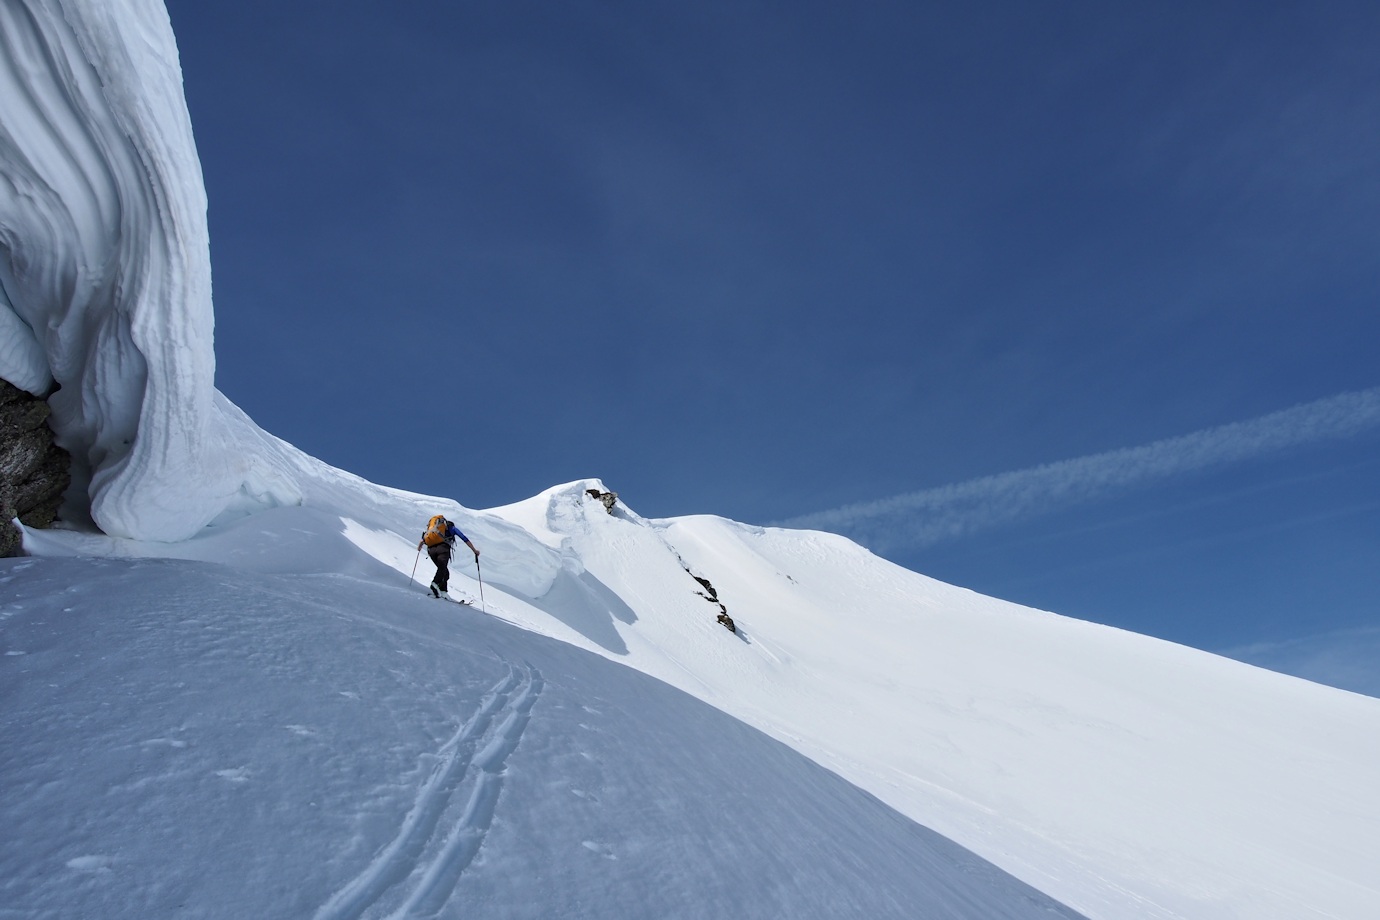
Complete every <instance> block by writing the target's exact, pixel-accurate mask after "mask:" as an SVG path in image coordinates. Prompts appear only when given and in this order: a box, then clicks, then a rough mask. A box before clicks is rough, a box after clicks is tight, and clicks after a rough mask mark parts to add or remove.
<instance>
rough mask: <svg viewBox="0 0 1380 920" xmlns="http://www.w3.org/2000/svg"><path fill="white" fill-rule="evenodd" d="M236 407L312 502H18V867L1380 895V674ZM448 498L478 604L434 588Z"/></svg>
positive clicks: (236, 875)
mask: <svg viewBox="0 0 1380 920" xmlns="http://www.w3.org/2000/svg"><path fill="white" fill-rule="evenodd" d="M249 424H250V423H248V421H247V420H245V421H244V425H245V426H246V428H245V431H244V432H243V433H242V434H243V435H244V436H245V440H246V441H249V440H251V439H250V438H249V437H248V435H249V434H250V433H251V431H252V429H250V428H249V427H248V426H249ZM260 437H261V438H262V435H260ZM261 443H263V444H272V445H273V450H274V451H276V453H277V462H278V464H279V467H280V469H281V470H282V471H283V475H286V471H287V470H295V475H296V476H297V478H298V482H299V484H300V485H301V486H302V488H303V493H304V496H305V498H304V504H303V505H301V506H297V507H285V508H279V509H276V510H271V511H265V512H258V513H255V514H249V515H244V516H241V517H238V518H234V519H226V520H223V521H222V522H220V523H218V524H216V525H214V526H211V527H208V528H206V529H205V530H204V532H203V533H201V534H200V535H198V536H197V537H195V538H193V539H191V540H188V541H184V542H182V543H178V544H171V545H168V544H155V543H141V542H136V541H129V540H122V539H117V538H111V537H106V536H102V535H98V534H93V533H79V532H73V531H67V532H64V531H47V532H31V533H29V534H28V535H27V539H26V543H27V545H28V547H29V548H30V550H31V552H33V553H34V554H35V555H34V558H29V559H23V560H12V561H7V562H5V563H4V567H3V569H0V572H3V576H0V577H3V578H5V580H6V582H5V590H6V592H7V593H9V594H10V595H11V597H12V599H11V600H7V601H6V602H5V604H4V606H3V607H0V616H3V617H4V620H3V621H0V642H3V644H4V654H3V657H0V700H3V701H4V703H3V719H4V721H5V725H6V737H7V738H8V739H9V743H7V745H6V749H5V755H4V756H5V761H4V764H3V775H4V776H5V778H6V782H5V788H6V790H7V794H6V799H5V806H4V814H3V820H4V823H5V826H7V827H11V828H16V829H19V830H18V832H17V833H13V834H11V835H9V837H8V838H7V840H6V842H5V843H4V844H0V864H3V865H4V866H5V868H6V871H5V872H4V873H3V875H4V878H6V879H8V882H7V883H5V884H7V888H8V890H7V892H6V901H7V902H8V903H12V904H22V905H25V909H26V910H32V911H34V912H35V915H41V914H42V911H43V910H46V909H52V910H54V911H55V912H54V914H53V915H54V916H56V915H65V914H66V912H67V911H69V910H70V911H75V912H77V913H78V914H80V915H92V914H90V913H89V911H90V910H91V909H93V908H91V905H93V904H107V903H109V904H122V905H124V904H136V903H137V904H144V905H147V907H148V911H149V912H154V911H155V908H158V909H161V908H163V907H166V906H167V905H168V904H170V903H171V902H170V901H169V900H168V899H178V903H187V904H194V905H195V906H196V912H197V913H198V915H206V916H219V915H222V914H223V915H226V916H231V915H234V916H242V915H245V914H246V913H248V914H251V915H262V916H308V915H312V916H320V917H341V916H413V915H416V916H429V915H432V914H430V913H428V912H427V910H423V909H422V905H427V904H430V905H432V906H436V905H439V904H441V903H442V902H443V901H444V903H445V904H446V907H445V909H444V910H443V911H442V912H441V913H440V914H439V915H442V916H450V915H454V916H459V915H461V914H463V913H465V912H467V911H468V912H474V911H475V910H482V912H483V913H484V914H485V915H488V916H519V917H536V916H626V917H634V916H709V915H711V914H712V915H719V914H721V913H722V912H723V911H724V910H728V909H734V910H738V911H739V912H741V913H744V914H746V915H749V916H762V915H790V916H832V917H837V916H874V915H875V916H929V915H934V916H962V917H999V916H1026V915H1028V912H1029V911H1034V913H1040V911H1044V910H1051V911H1055V912H1056V913H1055V915H1058V912H1059V911H1061V910H1063V911H1065V913H1067V914H1069V915H1072V914H1073V913H1074V912H1077V913H1081V914H1084V915H1086V916H1090V917H1099V918H1133V917H1135V918H1142V917H1194V918H1228V917H1262V918H1267V917H1278V918H1293V917H1307V916H1319V917H1349V918H1357V920H1360V918H1365V917H1370V916H1373V915H1375V914H1376V912H1377V910H1380V889H1377V884H1376V879H1375V878H1374V875H1375V873H1374V871H1373V870H1374V866H1375V865H1377V864H1380V862H1377V858H1378V857H1380V838H1378V837H1377V834H1376V828H1377V827H1378V826H1380V789H1377V786H1376V784H1375V782H1374V777H1375V772H1374V770H1375V768H1374V764H1375V763H1376V762H1377V754H1380V700H1375V699H1372V698H1370V697H1363V696H1360V695H1357V694H1350V693H1347V692H1345V691H1340V690H1335V689H1332V688H1328V687H1323V686H1320V685H1315V684H1310V683H1308V682H1305V681H1301V680H1298V679H1295V678H1290V677H1286V676H1283V675H1279V674H1275V673H1272V672H1268V671H1263V670H1260V669H1256V668H1252V667H1249V666H1247V665H1243V664H1240V663H1237V662H1234V661H1230V660H1228V659H1223V658H1218V657H1215V656H1212V655H1209V654H1206V653H1203V652H1198V651H1195V650H1192V649H1187V648H1184V647H1180V646H1175V645H1172V644H1169V643H1165V642H1162V641H1159V640H1154V639H1149V638H1146V637H1142V636H1138V635H1134V634H1131V633H1126V632H1122V631H1119V630H1115V629H1111V628H1108V627H1103V626H1097V625H1094V624H1090V623H1085V622H1081V621H1076V620H1070V619H1066V618H1062V617H1058V616H1055V615H1053V614H1048V613H1041V612H1038V611H1033V610H1029V609H1025V608H1020V607H1017V606H1014V605H1011V604H1007V603H1004V602H1001V601H997V600H993V599H990V598H984V597H981V596H979V595H976V594H973V593H971V592H968V591H964V590H960V589H957V588H953V587H950V586H947V585H943V584H941V583H938V582H935V581H933V580H930V579H927V578H924V577H923V576H920V575H917V574H914V573H912V572H908V571H906V570H904V569H901V568H898V567H896V566H893V565H891V564H890V563H887V562H885V561H883V560H881V559H878V558H877V557H875V556H872V555H871V554H869V553H868V552H866V551H865V550H863V549H862V548H860V547H858V546H856V545H854V544H852V543H850V542H849V541H847V540H845V539H843V538H840V537H836V536H832V535H829V534H824V533H818V532H808V531H788V530H778V529H764V528H757V527H749V526H745V525H742V524H736V523H733V522H730V521H726V520H722V519H718V518H708V517H690V518H678V519H672V520H659V521H653V520H646V519H643V518H641V517H639V516H638V515H637V514H636V513H635V512H634V511H632V510H630V509H629V508H627V507H626V505H624V504H623V503H621V502H620V503H619V504H617V505H615V507H614V510H613V513H611V514H610V513H609V512H608V511H606V510H605V507H604V505H603V504H602V503H601V502H600V501H598V500H596V499H595V498H593V497H591V496H590V495H589V494H588V490H590V489H594V490H596V491H605V489H604V486H603V484H602V483H600V482H598V481H597V480H586V481H581V482H576V483H571V484H568V485H565V486H561V487H558V488H555V489H552V490H549V491H548V492H546V493H543V494H542V495H539V496H536V497H534V498H532V499H530V500H528V501H525V502H521V503H519V504H516V505H512V506H508V507H505V508H498V509H492V510H490V511H487V512H475V511H469V510H466V509H464V508H462V507H460V506H458V505H456V504H454V503H452V502H448V501H445V500H441V499H429V498H425V497H421V496H416V495H411V494H407V493H401V492H396V491H392V490H388V489H383V488H380V487H376V486H370V485H368V484H366V483H362V482H361V481H359V480H358V479H356V478H355V477H352V476H349V475H348V474H344V473H339V472H337V471H333V470H331V469H330V468H328V467H326V466H324V465H322V464H319V463H317V462H316V461H313V460H311V459H310V458H308V457H305V456H303V455H301V454H300V453H298V452H296V451H295V450H293V449H292V448H290V447H289V446H288V445H286V444H283V443H282V442H276V441H271V440H263V441H262V442H261ZM265 450H267V448H265ZM435 512H443V513H446V514H447V515H449V516H450V517H452V518H453V519H454V520H456V521H457V522H458V523H459V525H460V526H461V528H462V529H463V530H465V531H466V533H467V534H468V535H470V537H471V538H472V539H473V540H474V541H475V543H476V544H477V545H478V546H479V547H480V549H481V550H482V552H483V555H482V556H481V562H482V564H483V569H482V574H483V577H484V581H483V587H482V593H483V603H484V605H485V606H484V611H485V612H481V611H480V610H479V609H478V608H466V607H460V606H457V605H454V604H449V603H446V602H444V601H438V600H433V599H431V598H430V597H429V595H425V594H424V593H423V592H422V590H421V583H422V582H423V581H425V580H427V579H428V578H429V577H430V563H429V562H428V560H427V559H426V557H425V556H422V557H421V559H420V562H418V553H417V550H416V540H417V539H418V537H419V535H420V531H421V529H422V527H423V524H424V522H425V520H426V518H427V516H428V515H429V514H430V513H435ZM414 565H415V566H416V571H417V578H416V579H415V581H413V580H411V575H412V571H413V568H414ZM457 570H458V572H457V574H456V576H455V581H454V586H455V588H456V591H457V594H464V595H468V596H471V597H473V598H475V599H476V600H479V597H480V594H481V590H480V582H479V581H478V579H477V577H476V576H478V575H479V574H480V572H478V571H476V570H475V567H474V566H473V564H472V563H471V564H470V565H469V566H468V567H462V566H457ZM701 579H702V580H701ZM706 582H707V583H708V587H707V586H706V584H705V583H706ZM711 593H712V594H713V595H714V596H716V597H717V599H718V601H719V602H722V603H723V604H724V605H725V606H726V607H727V609H728V611H729V613H730V614H731V615H732V617H733V618H734V620H735V621H736V623H737V626H738V628H739V632H738V633H736V634H735V633H731V632H729V631H728V630H726V629H725V628H724V627H722V626H721V625H719V624H718V623H717V622H716V617H717V615H718V613H719V607H718V604H717V603H715V602H712V601H711V600H710V599H709V598H708V597H707V596H706V595H709V594H711ZM551 640H557V641H555V642H553V641H551ZM589 653H593V654H589ZM601 659H607V660H608V662H610V663H608V664H601V663H599V662H600V660H601ZM619 665H623V666H626V667H620V666H619ZM630 670H631V671H634V672H638V673H629V671H630ZM640 675H645V676H640ZM649 678H658V679H659V680H650V679H649ZM666 685H670V687H675V688H679V690H681V691H684V694H685V695H682V694H681V693H678V692H675V691H673V690H671V689H670V687H667V686H666ZM695 700H698V701H699V702H695ZM703 704H708V705H703ZM727 716H733V717H736V718H737V720H739V721H735V720H734V719H730V718H727ZM748 726H750V727H751V728H749V727H748ZM752 729H757V730H758V731H753V730H752ZM769 738H770V739H775V742H780V743H779V744H778V743H775V742H773V741H771V740H769ZM820 767H824V768H827V770H821V769H819V768H820ZM868 793H870V795H869V794H868ZM989 863H990V865H989ZM1005 873H1010V876H1014V878H1012V877H1009V876H1008V875H1006V874H1005ZM431 875H435V876H436V878H435V879H434V880H431V881H428V880H427V879H429V878H430V877H431ZM245 878H250V879H254V880H255V882H254V884H253V885H252V886H249V888H250V889H252V891H248V892H247V891H246V890H245V889H244V888H243V887H242V882H241V881H240V880H242V879H245ZM1022 882H1023V883H1025V884H1021V883H1022ZM1027 885H1028V886H1029V887H1026V886H1027ZM1032 889H1034V890H1038V891H1039V892H1042V893H1043V895H1037V894H1036V893H1035V891H1034V890H1032ZM447 893H448V897H447ZM409 899H412V900H409ZM1056 902H1057V903H1056ZM1061 904H1062V905H1064V906H1063V907H1061V906H1059V905H1061ZM409 905H410V906H409ZM731 905H737V906H736V907H731ZM1035 905H1038V908H1036V906H1035ZM122 910H123V909H122ZM141 910H142V909H141ZM84 911H85V912H87V913H83V912H84ZM946 911H947V913H946ZM111 915H124V914H122V913H120V912H119V911H117V912H116V913H115V914H111ZM1040 915H1042V916H1043V915H1044V914H1040Z"/></svg>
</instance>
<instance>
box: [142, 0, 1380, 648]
mask: <svg viewBox="0 0 1380 920" xmlns="http://www.w3.org/2000/svg"><path fill="white" fill-rule="evenodd" d="M168 6H169V12H170V14H171V16H172V21H173V27H174V30H175V31H176V33H177V36H178V42H179V46H180V49H181V54H182V66H183V71H184V75H185V80H186V91H187V99H188V105H189V108H190V110H191V115H192V123H193V127H194V129H195V131H196V137H197V142H198V147H199V151H200V155H201V160H202V167H203V170H204V172H205V177H206V185H207V192H208V195H209V198H210V220H211V252H212V266H213V275H214V286H215V303H216V323H217V325H216V351H217V360H218V366H217V383H218V385H219V387H220V388H221V389H222V390H223V391H224V392H225V393H226V394H227V395H228V396H229V397H230V398H231V399H232V400H234V401H235V402H236V403H238V404H239V405H240V406H241V407H243V408H244V409H245V410H246V411H248V412H249V413H250V415H251V416H253V417H254V418H255V419H256V421H258V422H259V423H260V424H261V425H262V426H263V427H265V428H266V429H268V430H269V431H271V432H273V433H274V434H276V435H278V436H280V437H283V438H285V439H286V440H288V441H291V442H293V443H294V444H296V445H298V446H299V447H301V448H303V449H305V450H307V451H308V452H310V453H312V454H315V455H316V456H318V457H321V458H322V459H324V460H327V461H328V462H331V463H333V464H335V465H337V466H341V467H344V468H346V469H348V470H351V471H353V472H356V473H358V474H360V475H363V476H365V477H367V478H369V479H372V480H374V481H377V482H380V483H385V484H388V485H393V486H398V487H402V488H407V489H413V490H417V491H421V492H427V493H433V494H444V495H448V496H453V497H455V498H456V499H458V500H459V501H461V502H463V503H464V504H466V505H469V506H471V507H486V506H492V505H496V504H502V503H506V502H509V501H514V500H517V499H520V498H524V497H527V496H528V495H531V494H534V493H535V492H537V491H540V490H541V489H544V488H546V487H547V486H550V485H553V484H556V483H558V482H563V481H567V480H570V479H575V478H580V477H584V476H599V477H602V478H603V479H604V480H605V481H606V482H607V483H608V485H609V486H610V487H611V488H614V489H616V490H618V491H619V492H620V493H621V494H622V495H623V497H624V498H625V499H626V501H627V502H628V503H629V505H630V506H631V507H633V508H634V509H636V510H637V511H639V512H640V513H642V514H644V515H647V516H668V515H676V514H687V513H700V512H706V513H715V514H722V515H725V516H728V517H731V518H734V519H737V520H742V521H748V522H759V523H766V522H773V521H779V520H786V519H790V518H792V517H795V516H798V515H802V514H806V513H808V512H814V511H820V510H825V509H830V508H836V507H838V506H842V505H848V504H850V503H854V502H862V501H870V500H874V499H883V498H886V497H889V496H893V495H898V494H903V493H909V492H915V491H919V490H926V489H933V488H936V487H939V486H944V485H946V484H950V483H962V482H967V481H969V480H973V479H979V478H981V477H985V476H991V475H993V474H998V473H1003V472H1007V471H1015V470H1025V469H1029V468H1032V467H1037V466H1039V465H1042V464H1049V463H1056V462H1059V461H1064V460H1069V459H1071V458H1077V457H1085V456H1089V455H1099V454H1103V453H1105V452H1108V451H1114V450H1117V449H1122V448H1129V447H1136V446H1139V445H1144V444H1149V443H1152V442H1157V441H1161V440H1164V439H1167V438H1174V437H1176V436H1181V435H1186V434H1189V433H1192V432H1196V431H1201V430H1204V429H1212V428H1215V427H1218V426H1222V425H1227V424H1230V423H1234V422H1239V421H1243V420H1248V419H1254V418H1258V417H1261V416H1265V415H1267V414H1269V413H1273V412H1276V411H1278V410H1281V409H1286V408H1288V407H1290V406H1295V405H1298V404H1302V403H1309V402H1312V401H1315V400H1319V399H1323V398H1326V397H1330V396H1333V395H1335V394H1338V393H1343V392H1348V391H1365V390H1370V389H1372V388H1375V387H1377V386H1380V361H1377V358H1380V309H1378V307H1380V298H1378V297H1377V295H1380V6H1377V5H1376V4H1374V3H1370V2H1364V3H1345V2H1334V3H1327V4H1305V3H1297V4H1288V3H1277V4H1264V5H1262V4H1257V3H1240V4H1229V3H1179V4H1144V5H1137V6H1135V7H1132V6H1131V5H1128V4H1106V3H1097V2H1066V3H1060V4H1032V3H1026V2H1012V3H969V2H963V3H958V2H954V3H944V4H926V3H916V2H909V0H907V2H885V0H884V2H871V3H867V4H862V5H856V4H852V5H850V4H841V3H807V2H742V0H734V2H702V3H694V4H688V3H660V2H645V0H638V2H615V3H593V2H578V0H577V2H569V3H546V2H541V3H531V2H504V3H488V4H477V3H471V2H455V3H444V4H442V3H390V2H383V0H332V2H294V3H287V4H285V3H281V2H276V0H275V2H267V0H236V2H228V0H170V2H169V3H168ZM1377 431H1378V429H1376V428H1369V429H1367V430H1365V431H1362V432H1361V433H1359V434H1357V435H1355V436H1353V437H1348V438H1345V439H1339V440H1329V441H1320V442H1318V443H1315V444H1304V445H1301V446H1297V447H1294V448H1292V449H1289V450H1285V451H1274V452H1270V453H1267V454H1265V455H1263V456H1260V457H1258V458H1253V459H1250V460H1246V461H1242V462H1236V463H1233V464H1229V465H1226V466H1224V467H1220V468H1214V469H1208V470H1204V471H1201V472H1196V473H1186V474H1181V475H1176V476H1172V477H1166V478H1163V479H1161V480H1156V481H1152V482H1148V483H1143V484H1141V485H1139V486H1137V487H1135V488H1127V489H1124V490H1121V491H1119V492H1114V493H1112V494H1108V495H1103V496H1100V497H1098V498H1097V499H1096V500H1093V501H1087V502H1081V503H1080V502H1070V503H1067V504H1066V505H1065V504H1060V503H1053V504H1051V505H1050V507H1048V508H1045V509H1043V510H1042V511H1041V513H1038V514H1032V515H1030V516H1028V517H1026V518H1025V519H1022V520H1020V521H1016V522H1013V523H1009V524H1005V525H1001V526H996V527H992V528H989V529H986V530H982V531H980V532H977V533H973V534H970V535H967V536H963V537H959V538H955V539H952V540H947V541H944V542H940V543H937V544H934V545H928V546H914V545H913V546H906V545H901V546H897V547H891V548H888V549H887V554H888V555H889V556H890V557H891V558H894V559H896V560H897V561H899V562H901V563H902V564H904V565H907V566H909V567H911V568H915V569H917V570H919V571H922V572H925V573H927V574H931V575H934V576H936V577H939V578H942V579H944V580H946V581H952V582H956V583H959V584H964V585H968V586H970V587H973V588H975V589H977V590H980V591H983V592H984V593H989V594H995V595H997V596H1001V597H1007V598H1010V599H1012V600H1017V601H1020V602H1022V603H1028V604H1032V605H1035V606H1040V607H1045V608H1048V609H1053V610H1057V611H1059V612H1061V613H1067V614H1071V615H1075V616H1081V617H1085V618H1088V619H1094V620H1099V621H1102V622H1109V623H1113V624H1115V625H1120V626H1125V627H1128V628H1131V629H1135V630H1137V631H1140V632H1147V633H1151V634H1154V635H1160V636H1164V637H1166V638H1170V639H1174V640H1176V641H1181V642H1187V643H1190V644H1194V645H1199V646H1202V647H1206V648H1212V649H1221V648H1226V647H1230V646H1233V645H1239V644H1243V643H1246V642H1253V641H1271V640H1281V639H1286V638H1291V637H1299V636H1308V635H1313V634H1317V633H1324V632H1328V631H1330V630H1336V629H1344V628H1357V627H1367V628H1369V627H1376V628H1380V523H1377V520H1378V515H1380V475H1378V474H1380V459H1377V457H1380V451H1377V448H1380V434H1378V433H1377Z"/></svg>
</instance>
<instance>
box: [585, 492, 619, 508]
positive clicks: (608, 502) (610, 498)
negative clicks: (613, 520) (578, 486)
mask: <svg viewBox="0 0 1380 920" xmlns="http://www.w3.org/2000/svg"><path fill="white" fill-rule="evenodd" d="M585 494H586V495H588V496H589V497H590V498H593V499H596V500H598V501H601V502H603V503H604V510H605V511H607V512H608V513H609V514H613V506H614V505H616V504H617V503H618V493H617V492H600V491H599V490H598V489H585Z"/></svg>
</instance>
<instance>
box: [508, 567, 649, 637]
mask: <svg viewBox="0 0 1380 920" xmlns="http://www.w3.org/2000/svg"><path fill="white" fill-rule="evenodd" d="M527 603H529V604H531V605H532V606H533V607H536V608H537V609H538V610H540V611H542V612H543V613H545V614H547V615H548V616H550V617H551V618H552V619H554V620H558V621H560V622H561V623H564V624H565V625H566V626H568V627H570V628H571V629H573V630H575V631H576V632H577V633H579V634H580V635H582V636H584V637H585V638H586V639H588V640H589V641H591V642H593V643H595V644H596V645H598V646H599V647H600V648H602V649H605V650H607V651H609V652H612V653H613V654H615V655H626V654H628V646H627V643H625V642H624V641H623V637H622V636H620V635H619V634H618V628H617V627H616V626H614V620H618V621H621V622H623V623H627V624H632V623H636V622H637V614H636V613H634V612H633V609H632V608H631V607H629V606H628V605H627V604H626V603H625V602H624V601H623V599H622V598H621V597H619V596H618V595H617V594H615V593H614V592H613V591H612V590H611V589H610V588H609V587H608V586H607V585H605V584H604V583H603V582H602V581H600V580H599V579H598V578H595V577H594V576H593V575H591V574H590V573H589V572H587V571H586V572H581V573H579V574H578V575H577V574H575V573H573V572H571V571H570V570H569V569H562V570H561V571H560V573H559V574H558V575H557V576H556V579H555V581H554V582H552V584H551V590H549V591H547V592H546V593H545V594H543V595H542V596H541V597H539V598H530V599H528V601H527Z"/></svg>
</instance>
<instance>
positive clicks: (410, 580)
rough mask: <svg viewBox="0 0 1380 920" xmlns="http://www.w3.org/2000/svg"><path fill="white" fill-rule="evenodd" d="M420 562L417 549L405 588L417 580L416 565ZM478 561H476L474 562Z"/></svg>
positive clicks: (420, 550) (419, 551) (418, 549)
mask: <svg viewBox="0 0 1380 920" xmlns="http://www.w3.org/2000/svg"><path fill="white" fill-rule="evenodd" d="M421 561H422V548H421V547H420V546H419V547H417V558H416V559H413V560H412V574H411V575H409V576H407V587H408V588H411V587H412V582H413V581H415V580H416V578H417V563H419V562H421ZM476 561H478V560H476Z"/></svg>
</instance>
